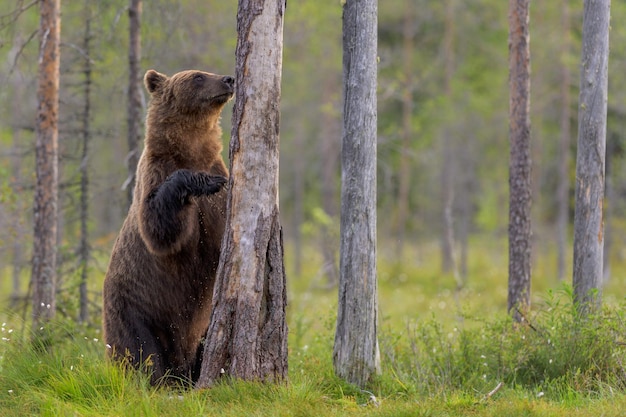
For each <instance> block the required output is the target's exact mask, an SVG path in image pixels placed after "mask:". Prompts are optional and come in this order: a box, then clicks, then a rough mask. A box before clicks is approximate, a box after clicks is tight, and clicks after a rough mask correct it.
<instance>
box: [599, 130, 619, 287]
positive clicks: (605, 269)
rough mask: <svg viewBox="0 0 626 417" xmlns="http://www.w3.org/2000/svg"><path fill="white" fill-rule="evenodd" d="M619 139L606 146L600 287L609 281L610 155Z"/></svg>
mask: <svg viewBox="0 0 626 417" xmlns="http://www.w3.org/2000/svg"><path fill="white" fill-rule="evenodd" d="M619 140H620V139H618V138H615V137H611V138H609V139H608V141H607V144H606V147H607V149H606V161H605V165H606V166H605V170H604V175H605V179H604V199H605V201H606V203H605V204H604V248H603V250H602V285H603V286H604V285H606V284H607V283H608V282H609V280H610V279H611V248H612V246H613V227H612V226H613V225H612V224H611V223H612V220H613V204H614V203H615V189H614V188H613V180H612V179H611V174H612V172H613V161H612V159H611V156H612V155H615V153H616V152H615V151H616V149H615V148H616V147H617V146H619V145H617V143H616V142H617V141H619Z"/></svg>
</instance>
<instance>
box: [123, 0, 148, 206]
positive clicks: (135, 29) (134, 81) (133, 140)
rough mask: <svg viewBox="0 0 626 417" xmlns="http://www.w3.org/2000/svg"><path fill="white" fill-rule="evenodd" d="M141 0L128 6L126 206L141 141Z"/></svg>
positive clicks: (134, 1) (132, 183)
mask: <svg viewBox="0 0 626 417" xmlns="http://www.w3.org/2000/svg"><path fill="white" fill-rule="evenodd" d="M141 7H142V5H141V0H131V1H130V6H129V8H128V19H129V25H130V27H129V33H130V35H129V36H130V39H129V45H128V103H127V105H128V115H127V116H128V120H127V124H128V126H127V127H128V156H127V157H126V163H127V166H128V179H127V180H126V182H125V183H124V186H123V188H125V189H126V194H127V201H128V207H130V205H131V203H132V202H133V192H134V189H135V171H137V162H138V161H139V153H140V152H139V143H140V142H141V120H142V109H143V106H142V96H141V87H142V83H141V68H140V63H141Z"/></svg>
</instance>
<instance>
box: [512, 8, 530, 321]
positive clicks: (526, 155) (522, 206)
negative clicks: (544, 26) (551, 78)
mask: <svg viewBox="0 0 626 417" xmlns="http://www.w3.org/2000/svg"><path fill="white" fill-rule="evenodd" d="M529 3H530V0H509V88H510V101H509V140H510V146H511V151H510V161H509V193H510V194H509V294H508V311H509V312H510V313H512V314H513V318H514V319H515V320H517V321H521V320H522V318H523V314H524V312H525V311H527V310H528V309H529V308H530V266H531V265H530V261H531V259H530V255H531V212H530V208H531V199H532V196H531V180H530V178H531V177H530V169H531V158H530V35H529Z"/></svg>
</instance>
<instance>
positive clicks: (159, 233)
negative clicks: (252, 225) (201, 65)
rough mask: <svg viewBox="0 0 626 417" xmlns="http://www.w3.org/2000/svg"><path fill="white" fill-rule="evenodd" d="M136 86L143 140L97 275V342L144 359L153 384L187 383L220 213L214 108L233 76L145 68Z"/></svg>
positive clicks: (197, 347) (136, 362)
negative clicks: (126, 204)
mask: <svg viewBox="0 0 626 417" xmlns="http://www.w3.org/2000/svg"><path fill="white" fill-rule="evenodd" d="M144 83H145V86H146V88H147V90H148V91H149V92H150V95H151V100H150V105H149V107H148V114H147V117H146V136H145V144H144V150H143V153H142V155H141V158H140V159H139V164H138V166H137V174H136V185H135V189H134V194H133V203H132V205H131V207H130V209H129V211H128V216H127V217H126V220H125V221H124V224H123V226H122V229H121V231H120V233H119V235H118V237H117V239H116V241H115V244H114V246H113V251H112V254H111V260H110V263H109V268H108V271H107V273H106V277H105V280H104V289H103V304H104V308H103V323H104V340H105V342H106V344H107V349H108V351H109V356H111V357H113V358H114V359H117V360H127V361H128V362H130V363H131V364H132V365H133V366H135V367H138V366H140V365H142V364H147V365H148V367H147V369H148V370H149V371H151V372H152V374H151V382H152V383H153V384H157V383H159V382H160V381H161V379H162V378H163V377H173V378H175V379H176V380H191V381H195V380H196V379H197V377H198V374H199V370H200V362H201V360H202V338H203V337H204V336H205V334H206V331H207V328H208V325H209V318H210V313H211V301H212V296H213V285H214V282H215V274H216V269H217V264H218V261H219V256H220V247H221V241H222V235H223V233H224V224H225V219H226V213H225V212H226V189H225V188H224V187H223V185H224V184H225V183H226V178H227V176H228V170H227V168H226V165H225V164H224V161H223V160H222V157H221V151H222V142H221V135H222V130H221V127H220V114H221V111H222V108H223V107H224V104H225V103H226V102H227V101H228V100H230V99H231V98H232V96H233V92H234V78H233V77H230V76H222V75H215V74H211V73H207V72H202V71H183V72H179V73H177V74H175V75H173V76H172V77H167V76H166V75H163V74H160V73H158V72H156V71H154V70H150V71H148V72H147V73H146V75H145V77H144Z"/></svg>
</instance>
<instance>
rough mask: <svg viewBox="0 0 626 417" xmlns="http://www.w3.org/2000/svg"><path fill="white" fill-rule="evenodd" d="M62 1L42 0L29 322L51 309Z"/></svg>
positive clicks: (41, 319)
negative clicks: (31, 302) (30, 316)
mask: <svg viewBox="0 0 626 417" xmlns="http://www.w3.org/2000/svg"><path fill="white" fill-rule="evenodd" d="M60 9H61V1H60V0H42V1H41V2H40V13H41V20H40V29H39V30H40V49H39V73H38V86H37V102H38V107H37V123H36V130H37V142H36V149H35V155H36V167H35V171H36V177H37V182H36V184H35V200H34V207H33V212H34V234H33V239H34V245H33V246H34V247H33V269H32V277H31V280H32V285H33V311H32V314H33V328H38V327H39V325H40V324H41V323H42V322H46V321H48V320H50V319H51V318H52V317H53V316H54V313H55V310H56V304H55V290H56V288H55V284H56V243H57V242H56V236H57V224H56V222H57V196H58V129H57V121H58V108H59V63H60V56H59V37H60V32H61V14H60Z"/></svg>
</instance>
